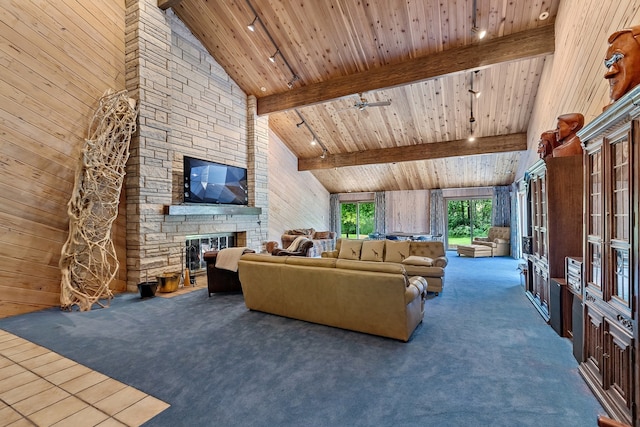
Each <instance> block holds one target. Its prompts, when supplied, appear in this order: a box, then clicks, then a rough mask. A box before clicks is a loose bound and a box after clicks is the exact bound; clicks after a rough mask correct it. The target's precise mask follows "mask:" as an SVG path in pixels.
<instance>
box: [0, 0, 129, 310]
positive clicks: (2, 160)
mask: <svg viewBox="0 0 640 427" xmlns="http://www.w3.org/2000/svg"><path fill="white" fill-rule="evenodd" d="M124 26H125V25H124V0H110V1H108V2H101V3H99V4H98V3H95V2H91V1H89V0H61V1H60V2H49V3H47V2H44V3H43V2H36V1H33V0H28V1H22V2H12V3H10V4H8V5H5V7H3V8H2V9H1V10H0V54H1V55H2V60H1V61H0V72H1V73H2V76H3V78H2V79H3V83H4V84H3V85H1V86H0V124H1V125H2V132H1V134H0V142H1V144H0V172H1V173H0V243H1V244H0V248H2V249H0V282H1V285H0V295H1V297H0V317H3V316H6V315H8V314H17V313H20V312H23V311H30V310H34V309H40V308H43V307H46V306H52V305H57V304H59V292H60V291H59V289H60V269H59V267H58V261H59V259H60V251H61V248H62V245H63V243H64V242H65V240H66V237H67V234H68V218H67V204H68V201H69V198H70V194H71V190H72V188H73V181H74V176H75V171H76V167H77V164H78V157H79V154H80V152H81V149H82V144H83V140H84V138H85V137H86V134H87V127H88V125H89V123H88V121H89V119H90V118H91V116H92V114H93V111H94V110H95V107H96V106H97V102H98V98H99V97H100V96H101V95H102V94H103V93H104V91H105V90H106V89H107V88H113V89H116V90H118V89H121V88H122V87H124V75H125V72H124V71H125V70H124ZM120 212H121V217H119V218H118V219H117V220H116V223H115V224H114V241H115V244H116V247H117V253H118V256H119V258H120V262H121V271H120V273H119V276H118V280H116V282H114V285H113V286H114V287H115V288H117V289H119V288H120V284H119V283H117V282H119V281H122V282H124V280H125V278H126V269H124V268H123V267H124V266H125V265H126V263H125V257H126V245H125V244H124V233H125V229H126V228H125V219H124V216H123V215H122V213H123V212H124V211H122V210H121V211H120Z"/></svg>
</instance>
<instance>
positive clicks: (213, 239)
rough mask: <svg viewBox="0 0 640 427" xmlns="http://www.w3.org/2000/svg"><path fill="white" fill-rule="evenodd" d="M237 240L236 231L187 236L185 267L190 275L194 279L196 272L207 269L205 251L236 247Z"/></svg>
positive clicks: (202, 271)
mask: <svg viewBox="0 0 640 427" xmlns="http://www.w3.org/2000/svg"><path fill="white" fill-rule="evenodd" d="M237 240H238V239H237V236H236V233H216V234H206V235H200V236H187V237H186V243H185V250H186V252H185V253H186V256H185V267H186V268H188V269H189V273H190V276H191V277H192V278H193V279H195V276H196V274H198V273H205V272H206V271H207V263H206V262H205V260H204V253H205V252H208V251H218V250H220V249H224V248H233V247H236V245H237Z"/></svg>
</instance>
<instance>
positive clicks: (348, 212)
mask: <svg viewBox="0 0 640 427" xmlns="http://www.w3.org/2000/svg"><path fill="white" fill-rule="evenodd" d="M374 219H375V206H374V203H373V202H350V203H341V204H340V226H341V230H342V234H341V237H344V238H348V239H363V238H365V237H367V236H369V234H371V233H373V232H374V231H375V226H374Z"/></svg>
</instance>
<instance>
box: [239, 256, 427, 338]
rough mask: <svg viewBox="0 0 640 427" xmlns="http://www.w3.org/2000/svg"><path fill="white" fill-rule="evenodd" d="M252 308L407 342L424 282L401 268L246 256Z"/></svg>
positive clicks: (245, 288) (243, 272)
mask: <svg viewBox="0 0 640 427" xmlns="http://www.w3.org/2000/svg"><path fill="white" fill-rule="evenodd" d="M238 273H239V275H240V282H241V283H242V292H243V294H244V301H245V305H246V306H247V308H249V309H250V310H257V311H262V312H265V313H271V314H277V315H279V316H285V317H290V318H293V319H299V320H305V321H307V322H313V323H319V324H323V325H328V326H334V327H338V328H343V329H349V330H353V331H358V332H364V333H368V334H373V335H379V336H383V337H388V338H395V339H398V340H402V341H408V340H409V338H410V337H411V334H412V333H413V331H414V330H415V328H416V327H417V326H418V325H419V324H420V322H422V318H423V316H424V296H425V294H426V290H425V285H426V283H425V281H424V279H422V278H421V277H412V278H410V279H409V278H407V276H406V273H405V270H404V268H403V267H402V265H397V264H387V263H373V262H361V261H350V260H341V259H327V258H303V257H274V256H269V255H265V254H247V255H243V256H242V257H241V258H240V261H239V262H238Z"/></svg>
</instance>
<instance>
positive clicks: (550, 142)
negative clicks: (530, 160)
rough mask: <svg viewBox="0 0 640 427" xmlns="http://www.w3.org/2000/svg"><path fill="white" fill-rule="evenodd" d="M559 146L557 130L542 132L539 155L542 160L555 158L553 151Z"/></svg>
mask: <svg viewBox="0 0 640 427" xmlns="http://www.w3.org/2000/svg"><path fill="white" fill-rule="evenodd" d="M557 146H558V140H557V139H556V131H555V130H547V131H544V132H542V135H540V140H539V141H538V154H539V155H540V158H541V159H546V158H547V157H553V149H554V148H556V147H557Z"/></svg>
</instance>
